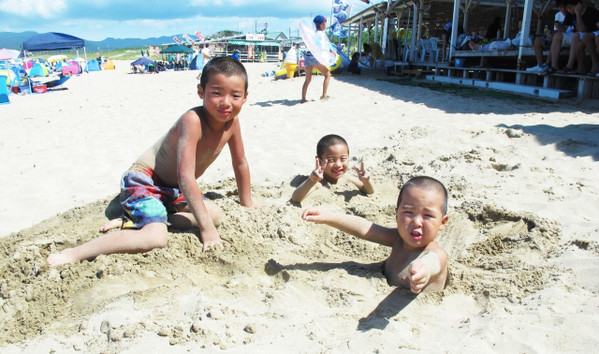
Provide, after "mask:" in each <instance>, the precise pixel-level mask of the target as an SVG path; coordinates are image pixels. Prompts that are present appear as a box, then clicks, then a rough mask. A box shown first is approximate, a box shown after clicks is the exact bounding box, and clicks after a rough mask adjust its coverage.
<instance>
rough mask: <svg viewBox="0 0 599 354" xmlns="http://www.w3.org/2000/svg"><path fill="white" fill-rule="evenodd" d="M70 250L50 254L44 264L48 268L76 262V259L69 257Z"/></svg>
mask: <svg viewBox="0 0 599 354" xmlns="http://www.w3.org/2000/svg"><path fill="white" fill-rule="evenodd" d="M71 253H72V252H71V249H66V250H63V251H62V252H60V253H52V254H51V255H49V256H48V258H46V262H47V263H48V265H49V266H50V267H56V266H59V265H61V264H67V263H73V262H75V261H77V259H76V258H75V257H74V256H73V255H71Z"/></svg>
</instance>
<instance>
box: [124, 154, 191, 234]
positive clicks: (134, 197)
mask: <svg viewBox="0 0 599 354" xmlns="http://www.w3.org/2000/svg"><path fill="white" fill-rule="evenodd" d="M157 181H158V183H159V181H160V179H159V178H158V176H156V175H155V174H154V170H152V169H151V168H149V167H147V166H144V165H141V164H138V163H135V164H133V166H131V168H130V169H129V171H127V172H125V173H124V174H123V177H122V179H121V197H120V201H121V206H122V207H123V210H124V211H125V215H124V221H123V228H135V229H139V228H142V227H144V226H146V225H148V224H151V223H162V224H167V225H168V221H167V220H168V212H169V211H170V212H174V211H175V206H176V205H180V204H185V197H183V194H181V191H180V190H179V188H174V187H161V186H157V185H156V184H157Z"/></svg>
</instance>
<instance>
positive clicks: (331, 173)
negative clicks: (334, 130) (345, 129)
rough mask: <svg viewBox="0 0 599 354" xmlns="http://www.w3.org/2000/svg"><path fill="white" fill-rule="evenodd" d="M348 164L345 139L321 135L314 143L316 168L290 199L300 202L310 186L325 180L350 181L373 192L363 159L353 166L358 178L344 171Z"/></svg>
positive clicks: (318, 184)
mask: <svg viewBox="0 0 599 354" xmlns="http://www.w3.org/2000/svg"><path fill="white" fill-rule="evenodd" d="M348 166H349V148H348V147H347V142H346V141H345V139H343V138H342V137H340V136H339V135H334V134H330V135H326V136H324V137H322V138H321V139H320V140H319V141H318V144H317V145H316V169H315V170H314V171H312V174H311V175H310V177H308V178H307V179H306V180H305V181H304V182H302V184H300V185H299V186H298V187H297V188H296V189H295V191H293V194H292V195H291V200H292V201H294V202H296V203H301V201H302V200H304V198H305V197H306V195H308V193H309V192H310V190H311V189H312V187H315V186H316V188H320V187H321V186H322V183H325V182H326V183H331V184H345V183H348V182H351V183H353V184H354V185H355V186H356V187H358V189H359V190H360V191H362V192H364V193H366V194H372V193H374V188H373V187H372V184H371V183H370V174H369V173H368V172H366V170H365V169H364V161H362V162H361V163H360V168H357V167H356V166H354V170H355V171H356V173H357V174H358V178H355V177H353V176H349V175H347V174H346V173H345V172H347V169H348ZM323 181H324V182H323ZM319 182H321V183H319Z"/></svg>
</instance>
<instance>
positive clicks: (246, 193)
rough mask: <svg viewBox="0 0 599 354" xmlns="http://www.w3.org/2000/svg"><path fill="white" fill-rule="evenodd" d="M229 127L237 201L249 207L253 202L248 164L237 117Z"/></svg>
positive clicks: (229, 142)
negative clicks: (237, 192)
mask: <svg viewBox="0 0 599 354" xmlns="http://www.w3.org/2000/svg"><path fill="white" fill-rule="evenodd" d="M231 129H232V130H233V133H232V135H231V137H230V138H229V141H228V142H227V144H229V151H230V152H231V161H232V164H233V172H235V181H236V182H237V190H238V191H239V202H240V203H241V205H243V206H245V207H251V206H252V205H253V204H252V183H251V179H250V166H249V164H248V162H247V159H246V158H245V150H244V148H243V139H242V138H241V127H240V125H239V118H238V117H235V119H234V121H233V124H232V126H231Z"/></svg>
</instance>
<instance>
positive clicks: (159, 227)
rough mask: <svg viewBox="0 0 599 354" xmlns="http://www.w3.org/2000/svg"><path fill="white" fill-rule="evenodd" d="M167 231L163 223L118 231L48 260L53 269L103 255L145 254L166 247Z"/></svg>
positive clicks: (55, 254)
mask: <svg viewBox="0 0 599 354" xmlns="http://www.w3.org/2000/svg"><path fill="white" fill-rule="evenodd" d="M166 242H167V229H166V225H165V224H162V223H152V224H148V225H146V226H144V227H142V228H141V229H139V230H117V231H114V232H111V233H108V234H105V235H103V236H100V237H98V238H95V239H93V240H91V241H88V242H86V243H84V244H82V245H79V246H77V247H73V248H67V249H65V250H63V251H62V252H60V253H53V254H51V255H49V256H48V259H47V260H46V261H47V262H48V264H49V265H50V266H51V267H54V266H57V265H61V264H65V263H73V262H76V261H82V260H85V259H94V258H96V257H97V256H99V255H101V254H112V253H143V252H148V251H150V250H152V249H154V248H157V247H158V248H162V247H165V246H166Z"/></svg>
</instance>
